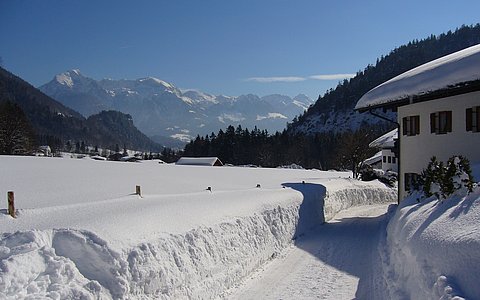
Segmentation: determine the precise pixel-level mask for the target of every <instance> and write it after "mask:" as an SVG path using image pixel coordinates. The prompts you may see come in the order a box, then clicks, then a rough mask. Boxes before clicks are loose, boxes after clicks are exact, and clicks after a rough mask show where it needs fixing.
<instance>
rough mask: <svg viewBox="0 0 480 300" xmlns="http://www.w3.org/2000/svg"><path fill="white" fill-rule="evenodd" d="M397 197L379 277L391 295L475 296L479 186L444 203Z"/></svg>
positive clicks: (478, 290)
mask: <svg viewBox="0 0 480 300" xmlns="http://www.w3.org/2000/svg"><path fill="white" fill-rule="evenodd" d="M417 197H418V195H412V196H410V197H409V198H407V199H405V200H404V201H402V203H401V205H400V206H399V207H398V209H396V211H395V212H394V210H393V208H394V206H392V209H391V210H390V213H391V215H392V218H391V220H390V222H389V224H388V229H387V237H386V239H387V240H386V242H387V243H386V248H385V249H381V251H380V253H381V254H382V256H383V259H384V266H385V268H386V269H385V272H384V277H385V280H386V282H387V283H388V286H389V291H388V292H389V293H390V297H389V298H391V299H463V298H461V297H465V298H467V299H478V297H479V296H480V286H479V285H478V278H480V252H479V251H478V250H479V249H480V230H479V227H478V220H479V219H480V188H478V187H477V188H476V189H475V190H474V192H473V193H471V194H470V195H468V196H461V195H454V196H452V197H450V198H448V199H446V200H444V201H439V200H437V199H436V198H434V197H431V198H428V199H424V200H421V202H419V203H418V202H417Z"/></svg>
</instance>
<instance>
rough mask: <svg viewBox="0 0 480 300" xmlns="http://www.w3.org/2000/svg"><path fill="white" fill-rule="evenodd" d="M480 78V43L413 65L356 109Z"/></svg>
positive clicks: (385, 103)
mask: <svg viewBox="0 0 480 300" xmlns="http://www.w3.org/2000/svg"><path fill="white" fill-rule="evenodd" d="M477 80H480V44H478V45H475V46H472V47H469V48H466V49H464V50H461V51H458V52H455V53H452V54H450V55H446V56H443V57H441V58H438V59H436V60H433V61H431V62H428V63H426V64H423V65H421V66H419V67H416V68H414V69H411V70H409V71H407V72H405V73H403V74H400V75H398V76H397V77H394V78H392V79H390V80H389V81H387V82H385V83H383V84H381V85H379V86H377V87H375V88H373V89H372V90H370V91H369V92H367V93H366V94H365V95H363V97H362V98H360V100H359V101H358V102H357V105H356V106H355V109H356V110H362V109H368V108H374V107H380V106H385V105H387V104H395V103H396V102H400V101H402V100H405V99H409V98H411V97H418V96H425V95H428V94H430V93H432V92H435V91H439V90H445V89H450V88H453V87H458V86H461V85H464V84H466V83H469V82H474V81H477Z"/></svg>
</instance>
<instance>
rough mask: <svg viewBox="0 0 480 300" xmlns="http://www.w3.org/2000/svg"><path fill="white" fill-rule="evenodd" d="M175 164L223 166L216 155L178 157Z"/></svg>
mask: <svg viewBox="0 0 480 300" xmlns="http://www.w3.org/2000/svg"><path fill="white" fill-rule="evenodd" d="M175 164H176V165H190V166H223V163H222V161H221V160H220V159H219V158H218V157H180V159H179V160H178V161H177V162H176V163H175Z"/></svg>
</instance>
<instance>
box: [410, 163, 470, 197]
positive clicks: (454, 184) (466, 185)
mask: <svg viewBox="0 0 480 300" xmlns="http://www.w3.org/2000/svg"><path fill="white" fill-rule="evenodd" d="M417 184H418V186H417V189H420V187H421V189H422V190H423V193H424V194H425V196H426V197H431V196H435V197H437V198H438V199H440V198H443V199H446V198H448V197H449V196H450V195H452V194H454V193H455V192H457V191H460V192H463V193H464V194H467V193H470V192H472V190H473V184H474V183H473V176H472V170H471V168H470V162H469V161H468V159H466V158H465V157H463V156H452V157H450V158H449V159H448V161H447V163H446V164H444V163H443V162H441V161H440V162H439V161H438V160H437V158H436V157H435V156H434V157H432V158H431V160H430V163H429V164H428V166H427V168H426V169H425V170H423V171H422V174H421V176H420V181H419V182H418V183H417Z"/></svg>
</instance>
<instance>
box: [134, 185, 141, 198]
mask: <svg viewBox="0 0 480 300" xmlns="http://www.w3.org/2000/svg"><path fill="white" fill-rule="evenodd" d="M135 194H137V195H139V196H140V197H142V191H141V189H140V186H139V185H137V186H135Z"/></svg>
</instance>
